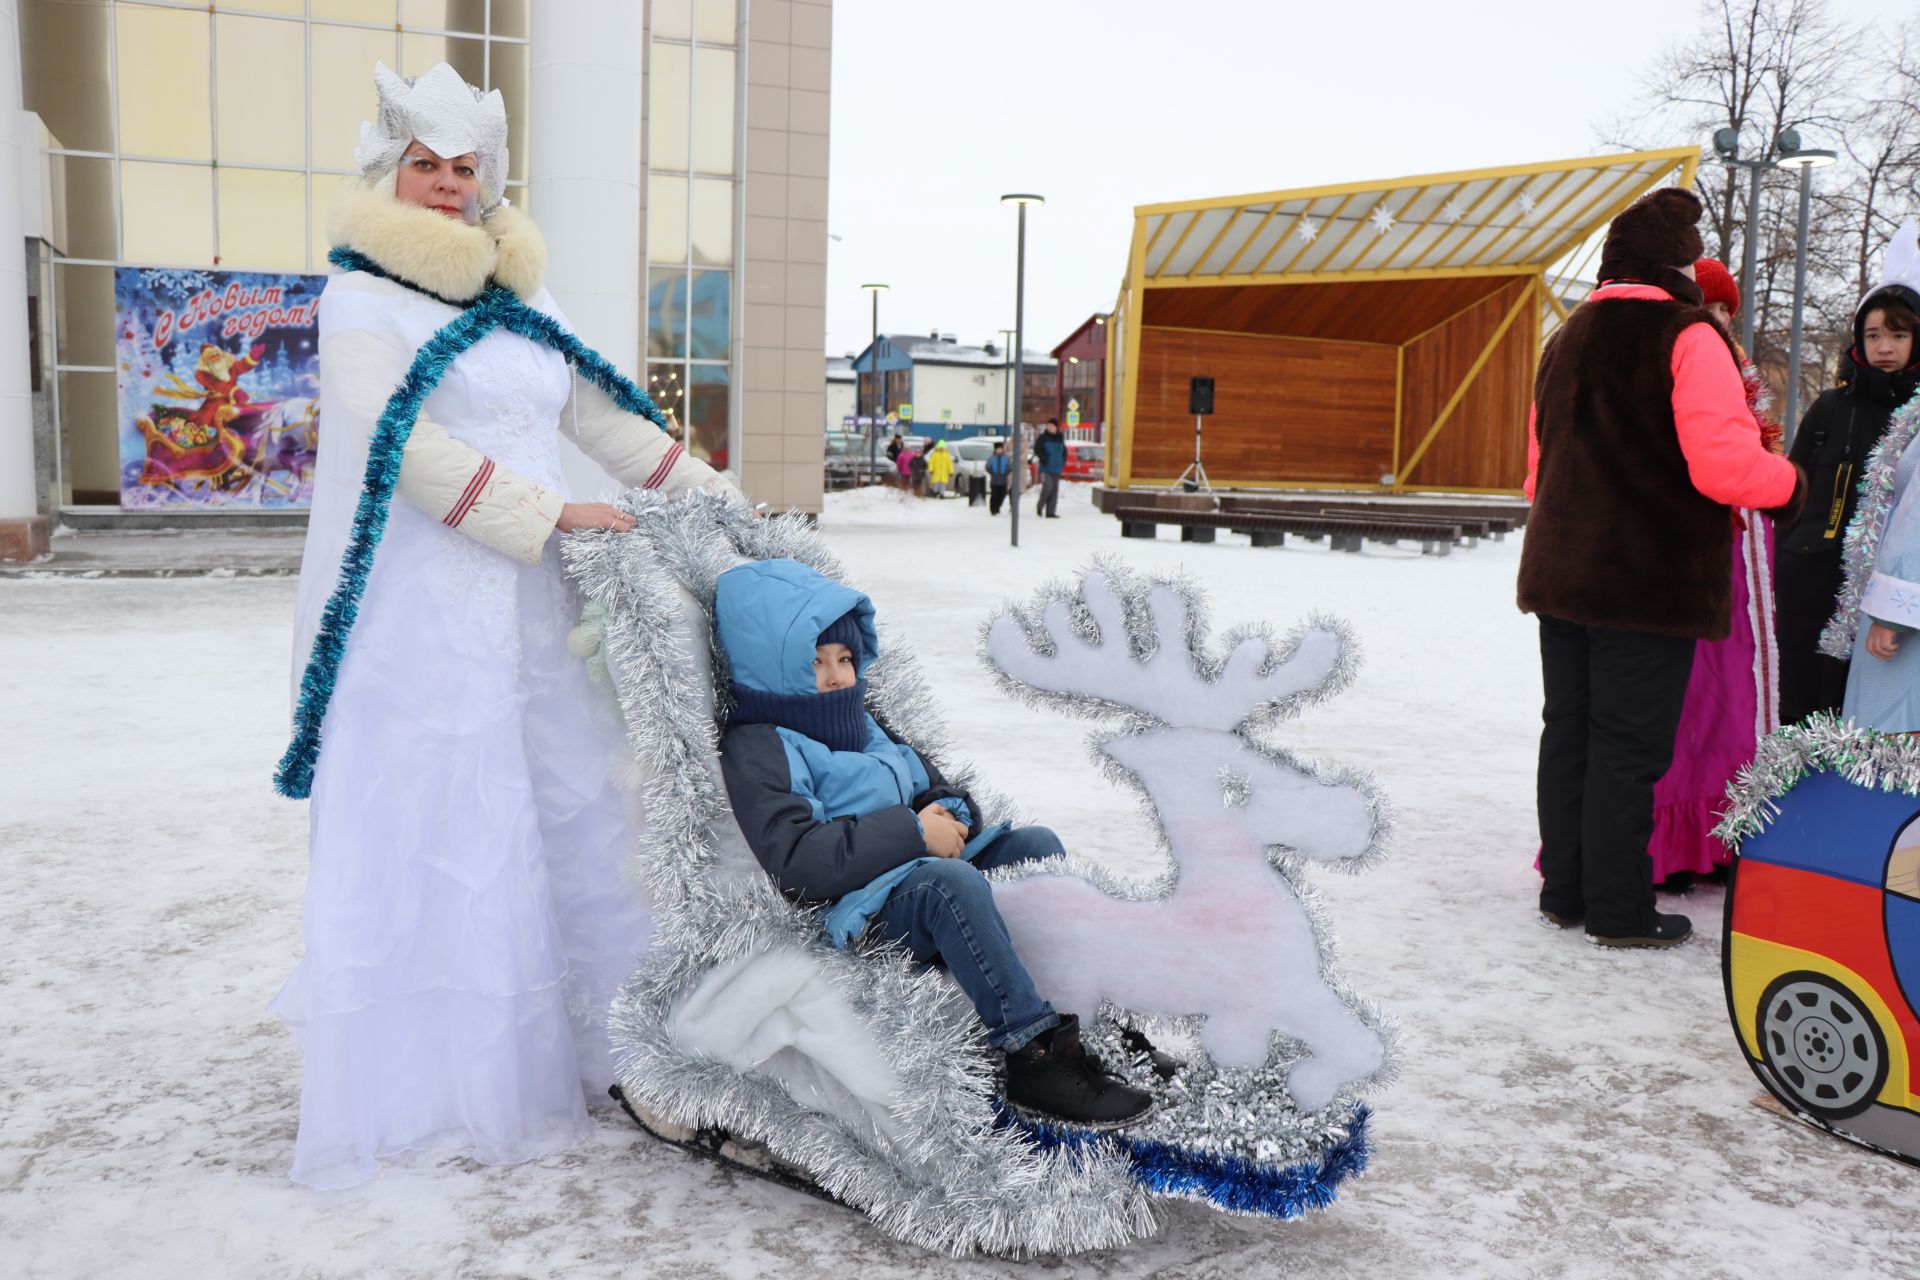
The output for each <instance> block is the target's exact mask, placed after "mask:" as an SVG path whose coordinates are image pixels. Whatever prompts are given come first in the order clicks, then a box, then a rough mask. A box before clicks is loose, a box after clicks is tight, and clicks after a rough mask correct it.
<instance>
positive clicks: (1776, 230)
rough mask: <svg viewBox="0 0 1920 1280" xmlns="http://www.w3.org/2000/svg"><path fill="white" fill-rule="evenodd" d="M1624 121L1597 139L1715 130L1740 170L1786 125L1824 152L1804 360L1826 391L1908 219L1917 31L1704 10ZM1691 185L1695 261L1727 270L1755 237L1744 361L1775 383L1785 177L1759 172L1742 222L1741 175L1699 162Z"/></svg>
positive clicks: (1915, 164)
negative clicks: (1892, 240)
mask: <svg viewBox="0 0 1920 1280" xmlns="http://www.w3.org/2000/svg"><path fill="white" fill-rule="evenodd" d="M1642 84H1643V91H1642V95H1641V99H1640V103H1639V107H1638V110H1637V111H1636V113H1635V114H1634V115H1633V116H1632V117H1631V118H1630V119H1629V120H1628V122H1627V123H1626V125H1625V126H1615V127H1614V128H1613V129H1611V130H1608V131H1607V136H1606V141H1608V142H1612V143H1616V144H1618V143H1623V142H1624V143H1627V144H1629V145H1647V144H1650V143H1653V142H1654V141H1656V140H1658V141H1659V142H1661V143H1666V144H1670V143H1671V140H1672V139H1673V137H1674V136H1675V135H1676V134H1677V135H1680V136H1686V137H1693V138H1699V139H1701V140H1703V141H1704V140H1705V139H1707V138H1709V137H1711V136H1712V135H1713V134H1714V132H1715V131H1717V130H1719V129H1723V128H1726V129H1732V130H1734V131H1735V133H1736V134H1737V136H1738V137H1739V151H1738V155H1739V157H1740V158H1742V159H1747V158H1756V159H1757V158H1764V157H1767V156H1769V155H1771V154H1772V152H1773V149H1774V145H1775V139H1776V138H1778V136H1779V135H1780V133H1781V132H1782V131H1783V130H1785V129H1788V128H1793V129H1798V130H1799V131H1801V133H1802V135H1803V138H1804V145H1807V146H1815V147H1823V146H1824V147H1832V148H1834V149H1836V150H1839V151H1840V152H1841V154H1842V160H1841V163H1840V164H1839V165H1837V166H1835V167H1833V168H1829V169H1825V170H1820V171H1816V172H1815V174H1814V175H1813V181H1814V190H1815V194H1816V200H1815V203H1814V206H1813V211H1812V218H1811V220H1810V223H1809V228H1808V245H1807V265H1808V289H1807V305H1806V319H1805V322H1804V325H1803V339H1804V340H1805V341H1806V342H1807V344H1808V346H1809V350H1808V353H1807V355H1806V357H1805V358H1804V359H1803V370H1804V375H1805V376H1804V381H1805V382H1806V384H1807V390H1808V391H1817V390H1819V389H1820V388H1821V387H1822V386H1824V385H1825V384H1826V382H1827V380H1828V378H1827V374H1828V373H1829V371H1830V370H1831V369H1832V367H1833V365H1834V363H1835V361H1836V360H1837V358H1838V357H1839V355H1840V354H1841V353H1842V352H1843V351H1844V350H1845V348H1846V345H1847V343H1848V342H1850V341H1851V334H1852V314H1853V308H1854V306H1855V304H1856V303H1857V302H1858V299H1859V297H1860V294H1861V293H1862V292H1863V291H1864V289H1865V288H1866V287H1867V286H1869V285H1870V284H1871V283H1872V282H1873V279H1874V276H1875V274H1876V267H1877V263H1878V256H1879V253H1880V250H1881V247H1882V246H1883V245H1884V244H1885V243H1886V241H1887V238H1888V237H1889V235H1891V233H1892V231H1893V229H1894V228H1895V227H1896V226H1897V225H1898V224H1899V222H1900V221H1901V220H1902V219H1903V218H1905V217H1908V216H1912V215H1913V214H1915V213H1920V196H1916V181H1917V180H1920V20H1915V21H1913V22H1910V23H1909V24H1908V25H1907V27H1906V28H1905V29H1904V30H1902V31H1898V32H1891V33H1889V32H1883V31H1878V30H1875V29H1873V28H1870V27H1869V28H1859V27H1855V26H1853V25H1850V24H1847V23H1844V22H1841V21H1839V20H1838V19H1836V18H1835V17H1834V16H1833V13H1832V11H1831V9H1830V8H1829V6H1828V4H1827V2H1826V0H1705V2H1704V3H1703V4H1702V6H1701V9H1700V26H1699V28H1698V30H1697V31H1696V33H1695V34H1694V35H1693V36H1691V37H1689V38H1687V39H1685V40H1683V41H1681V42H1680V43H1679V44H1677V45H1675V46H1674V47H1673V48H1672V49H1670V50H1669V51H1668V52H1666V53H1665V54H1663V55H1662V56H1661V57H1660V58H1659V59H1658V60H1657V61H1656V62H1655V63H1654V65H1653V66H1652V67H1651V68H1650V70H1649V72H1648V73H1647V75H1646V76H1645V77H1644V78H1643V81H1642ZM1696 185H1697V187H1698V189H1699V191H1700V194H1701V198H1702V200H1703V202H1704V203H1705V204H1706V206H1707V209H1708V211H1709V212H1708V224H1707V225H1706V226H1704V227H1703V228H1702V229H1701V230H1702V238H1703V239H1704V240H1705V241H1706V243H1707V251H1708V252H1709V253H1710V254H1712V255H1714V256H1716V257H1718V258H1720V259H1721V260H1722V261H1723V262H1725V263H1727V264H1728V265H1729V266H1730V267H1733V268H1734V269H1735V270H1736V271H1737V270H1738V268H1739V263H1740V261H1741V258H1742V256H1743V254H1744V251H1745V248H1746V243H1745V237H1746V235H1747V229H1748V227H1749V226H1751V227H1752V230H1753V235H1754V238H1755V247H1756V249H1757V253H1756V264H1755V279H1754V286H1753V289H1752V296H1750V297H1748V298H1746V299H1743V305H1744V306H1746V307H1749V308H1751V309H1752V310H1753V313H1754V318H1755V333H1754V351H1753V352H1752V355H1753V357H1754V359H1755V360H1756V361H1757V362H1758V363H1759V364H1760V365H1761V367H1762V368H1763V369H1766V370H1768V371H1769V373H1770V374H1783V372H1784V368H1785V364H1786V359H1787V348H1788V345H1789V338H1790V329H1791V324H1792V299H1793V278H1794V267H1795V262H1796V241H1797V230H1798V227H1797V221H1798V207H1799V174H1798V173H1797V172H1794V171H1789V170H1769V171H1767V172H1766V173H1765V175H1764V176H1763V180H1762V190H1761V207H1760V208H1759V209H1758V210H1757V211H1756V214H1757V216H1755V217H1753V218H1752V219H1749V216H1748V210H1747V203H1748V178H1747V173H1746V171H1745V170H1741V169H1736V168H1733V167H1732V166H1728V165H1723V164H1717V163H1715V162H1714V157H1713V156H1711V155H1709V156H1708V157H1707V159H1706V163H1704V164H1703V165H1702V166H1701V169H1700V173H1699V176H1698V178H1697V180H1696Z"/></svg>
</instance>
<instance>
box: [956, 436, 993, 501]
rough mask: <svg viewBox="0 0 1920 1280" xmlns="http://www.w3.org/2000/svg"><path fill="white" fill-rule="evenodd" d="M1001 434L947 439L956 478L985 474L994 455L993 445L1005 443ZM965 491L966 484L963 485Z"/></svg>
mask: <svg viewBox="0 0 1920 1280" xmlns="http://www.w3.org/2000/svg"><path fill="white" fill-rule="evenodd" d="M1005 443H1006V441H1005V440H1003V439H1001V438H1000V437H999V436H969V437H967V438H966V439H965V440H949V441H947V452H948V453H951V454H952V455H953V474H954V478H955V480H958V479H959V478H960V477H961V476H984V475H986V474H987V459H988V458H991V457H992V456H993V446H995V445H996V444H1005ZM960 488H961V492H963V493H964V492H965V486H961V487H960Z"/></svg>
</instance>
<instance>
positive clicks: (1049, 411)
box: [1020, 364, 1060, 425]
mask: <svg viewBox="0 0 1920 1280" xmlns="http://www.w3.org/2000/svg"><path fill="white" fill-rule="evenodd" d="M1023 374H1024V376H1023V377H1022V378H1021V380H1020V420H1021V421H1022V422H1025V423H1028V424H1029V425H1031V424H1034V423H1041V422H1045V421H1046V420H1047V419H1048V418H1051V417H1053V416H1054V400H1055V397H1056V394H1057V392H1058V390H1059V385H1060V377H1059V371H1058V369H1057V368H1056V367H1055V366H1053V365H1051V364H1040V365H1032V364H1030V365H1027V366H1025V367H1024V369H1023Z"/></svg>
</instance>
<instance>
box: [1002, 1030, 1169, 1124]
mask: <svg viewBox="0 0 1920 1280" xmlns="http://www.w3.org/2000/svg"><path fill="white" fill-rule="evenodd" d="M1007 1101H1008V1102H1009V1103H1010V1104H1011V1105H1012V1106H1013V1107H1014V1108H1015V1109H1016V1110H1019V1111H1022V1112H1027V1113H1031V1114H1032V1115H1033V1118H1035V1119H1040V1120H1059V1121H1063V1122H1065V1123H1067V1124H1070V1125H1074V1126H1076V1127H1078V1128H1082V1129H1114V1128H1118V1127H1119V1126H1121V1125H1123V1124H1127V1123H1130V1122H1131V1121H1134V1120H1138V1119H1140V1118H1141V1117H1143V1116H1145V1115H1146V1114H1147V1113H1148V1112H1150V1111H1152V1110H1153V1098H1152V1096H1151V1095H1150V1094H1147V1093H1145V1092H1143V1091H1142V1090H1139V1089H1136V1088H1134V1087H1133V1086H1131V1085H1128V1084H1123V1083H1121V1082H1120V1081H1119V1080H1116V1079H1114V1078H1113V1077H1112V1076H1110V1075H1108V1074H1107V1073H1106V1072H1104V1071H1102V1070H1101V1069H1100V1064H1099V1063H1098V1062H1096V1061H1094V1059H1093V1057H1092V1056H1091V1055H1089V1054H1088V1053H1087V1051H1086V1050H1085V1049H1084V1048H1082V1047H1081V1044H1080V1019H1079V1018H1077V1017H1075V1016H1074V1015H1073V1014H1067V1015H1065V1016H1064V1017H1062V1018H1061V1019H1060V1025H1059V1026H1057V1027H1054V1028H1052V1029H1050V1030H1047V1031H1043V1032H1041V1033H1040V1034H1039V1035H1037V1036H1035V1037H1034V1038H1033V1039H1032V1040H1029V1041H1028V1042H1027V1043H1026V1044H1024V1045H1022V1046H1021V1047H1020V1048H1018V1049H1015V1050H1014V1051H1013V1052H1012V1053H1009V1054H1008V1055H1007Z"/></svg>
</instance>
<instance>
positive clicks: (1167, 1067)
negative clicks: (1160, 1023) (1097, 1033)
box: [1120, 1027, 1180, 1080]
mask: <svg viewBox="0 0 1920 1280" xmlns="http://www.w3.org/2000/svg"><path fill="white" fill-rule="evenodd" d="M1120 1043H1121V1044H1124V1045H1126V1046H1127V1050H1128V1052H1130V1053H1135V1054H1139V1055H1140V1056H1142V1057H1144V1058H1146V1060H1147V1065H1148V1066H1149V1067H1152V1068H1153V1074H1155V1075H1156V1076H1159V1077H1160V1078H1161V1079H1162V1080H1171V1079H1173V1077H1174V1073H1175V1072H1177V1071H1179V1070H1180V1064H1179V1063H1177V1062H1175V1061H1174V1060H1173V1059H1172V1058H1170V1057H1168V1056H1167V1055H1166V1054H1164V1053H1162V1052H1160V1050H1158V1049H1156V1048H1154V1047H1153V1041H1151V1040H1149V1039H1147V1038H1146V1037H1145V1036H1143V1035H1141V1034H1140V1033H1139V1032H1138V1031H1135V1030H1134V1029H1133V1028H1132V1027H1126V1028H1124V1029H1122V1030H1121V1032H1120Z"/></svg>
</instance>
